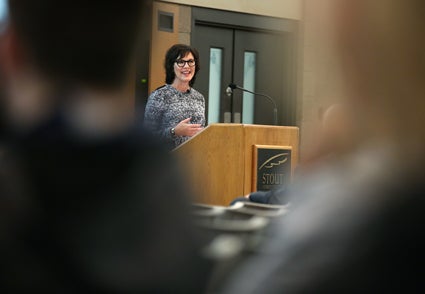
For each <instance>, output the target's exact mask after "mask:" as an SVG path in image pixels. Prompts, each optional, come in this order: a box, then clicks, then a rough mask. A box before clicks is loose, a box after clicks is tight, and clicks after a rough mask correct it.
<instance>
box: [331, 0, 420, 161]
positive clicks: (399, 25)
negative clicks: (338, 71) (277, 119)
mask: <svg viewBox="0 0 425 294" xmlns="http://www.w3.org/2000/svg"><path fill="white" fill-rule="evenodd" d="M330 1H331V3H332V5H331V6H330V7H332V9H333V11H332V13H333V17H332V19H333V23H332V27H333V28H334V30H335V31H334V33H335V40H336V45H337V49H338V51H339V53H340V58H341V63H342V66H343V70H344V73H345V75H346V79H345V80H346V84H347V89H348V95H349V103H350V105H349V107H350V108H351V109H352V110H353V112H354V113H355V117H354V120H355V122H356V127H358V128H359V131H360V133H361V134H362V135H363V138H362V139H364V140H369V141H370V140H372V139H377V140H383V141H389V142H391V144H392V145H394V147H395V150H398V151H400V152H402V151H403V150H406V149H409V154H404V158H406V157H405V156H409V155H412V158H411V159H412V160H414V158H416V157H417V156H422V157H423V155H422V154H423V147H424V145H425V124H424V123H423V116H424V113H425V99H424V97H425V96H424V94H425V83H424V82H425V33H424V30H425V17H424V15H425V2H423V1H420V0H403V1H386V0H374V1H366V0H330Z"/></svg>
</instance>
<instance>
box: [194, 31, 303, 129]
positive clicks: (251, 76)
mask: <svg viewBox="0 0 425 294" xmlns="http://www.w3.org/2000/svg"><path fill="white" fill-rule="evenodd" d="M192 45H193V46H194V47H196V48H197V49H198V51H199V53H200V58H201V71H200V72H199V74H198V77H197V80H196V84H195V88H197V89H198V90H199V91H200V92H201V93H203V94H204V96H205V98H206V100H207V101H206V102H207V105H206V106H207V107H206V108H207V117H209V120H210V121H209V123H211V122H234V123H255V124H269V125H271V124H273V104H272V103H271V102H270V101H269V100H267V99H266V98H265V97H261V96H254V95H250V94H245V96H244V92H242V91H240V90H234V91H233V94H232V95H231V96H228V95H227V94H226V88H227V86H228V85H229V83H234V84H236V85H239V86H241V87H244V88H247V89H249V90H251V91H255V92H258V93H264V94H267V95H269V96H271V97H272V98H273V99H274V100H275V101H276V103H277V108H278V124H279V125H294V124H295V84H294V82H295V79H294V75H295V71H294V66H295V64H294V62H295V61H294V60H293V58H294V55H293V53H294V51H293V42H292V40H291V35H289V34H286V33H285V32H276V31H264V30H263V31H256V30H255V29H252V30H250V29H249V28H238V27H236V26H234V27H232V26H220V25H214V24H205V23H201V24H196V23H195V25H194V27H193V30H192Z"/></svg>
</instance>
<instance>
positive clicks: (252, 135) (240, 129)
mask: <svg viewBox="0 0 425 294" xmlns="http://www.w3.org/2000/svg"><path fill="white" fill-rule="evenodd" d="M258 146H266V147H270V148H281V147H282V148H289V149H290V150H291V152H290V161H291V174H292V173H293V170H294V168H295V166H296V165H297V163H298V153H299V150H298V146H299V129H298V128H297V127H282V126H264V125H244V124H212V125H209V126H208V127H206V128H205V129H204V130H203V131H202V132H200V133H198V134H197V135H196V136H194V137H193V138H191V139H190V140H188V141H186V142H185V143H184V144H182V145H180V146H179V147H177V148H176V149H174V151H173V152H174V153H175V154H176V155H177V157H178V158H179V159H180V160H181V161H182V163H183V164H184V170H185V172H186V174H187V176H188V181H189V184H190V185H191V187H192V189H193V194H194V199H193V202H197V203H205V204H214V205H225V206H227V205H229V203H230V202H231V201H232V200H233V199H234V198H236V197H239V196H243V195H246V194H248V193H250V192H252V191H255V190H256V187H255V185H254V178H253V177H255V168H254V165H255V163H254V162H255V160H256V158H255V152H254V150H255V148H256V147H258Z"/></svg>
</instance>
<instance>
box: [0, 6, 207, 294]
mask: <svg viewBox="0 0 425 294" xmlns="http://www.w3.org/2000/svg"><path fill="white" fill-rule="evenodd" d="M8 5H9V23H8V26H7V28H6V30H5V32H4V35H3V36H2V39H1V44H0V48H1V49H0V64H1V65H2V69H3V73H4V81H3V82H4V87H5V92H6V94H5V97H3V98H4V99H2V100H1V103H2V109H3V110H4V114H5V117H6V119H5V122H6V125H5V127H4V128H3V134H2V137H3V138H4V142H5V145H6V151H7V152H6V156H5V157H6V158H4V159H3V160H2V162H1V164H0V191H1V195H0V203H1V204H0V239H1V242H0V243H1V244H0V248H1V253H0V292H2V293H29V292H34V293H82V292H91V293H139V292H140V293H142V292H143V293H159V292H161V293H162V292H166V293H171V292H172V293H199V292H201V291H202V287H203V283H204V277H205V275H204V271H203V265H204V263H203V261H202V260H201V259H200V258H199V257H198V255H197V252H198V249H199V243H198V241H197V237H196V235H195V234H194V233H193V230H192V227H191V224H190V221H189V218H188V216H187V215H186V212H187V208H188V207H187V201H188V199H186V197H187V195H186V190H185V187H184V186H183V185H182V183H183V181H182V178H181V177H180V176H179V175H180V173H179V171H178V167H177V166H176V165H175V164H174V161H173V159H172V158H171V157H170V155H169V154H168V151H167V150H163V148H162V147H161V144H160V143H157V142H156V140H155V139H153V138H152V137H151V135H149V134H147V133H146V132H145V131H144V130H143V129H140V128H138V127H136V126H135V124H134V123H133V117H132V115H131V112H130V114H129V111H128V109H127V107H126V106H125V105H126V100H127V101H128V93H127V91H126V89H127V88H128V86H127V85H128V84H129V81H131V79H132V75H131V73H132V71H131V65H132V64H134V56H135V54H136V49H137V44H138V41H137V39H138V31H139V28H140V26H141V17H140V15H141V12H142V9H145V8H146V7H144V2H143V1H139V0H123V1H120V2H119V4H117V3H115V2H105V1H81V0H72V1H54V0H40V1H32V0H10V1H8ZM123 105H124V106H123Z"/></svg>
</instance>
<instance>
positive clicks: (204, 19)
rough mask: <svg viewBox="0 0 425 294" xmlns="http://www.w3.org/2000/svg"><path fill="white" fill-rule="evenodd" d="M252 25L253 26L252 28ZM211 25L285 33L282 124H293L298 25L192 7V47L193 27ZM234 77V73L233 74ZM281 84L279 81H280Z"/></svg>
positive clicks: (288, 20)
mask: <svg viewBox="0 0 425 294" xmlns="http://www.w3.org/2000/svg"><path fill="white" fill-rule="evenodd" d="M253 24H255V25H253ZM199 25H201V26H211V27H219V28H228V29H236V30H245V31H250V32H263V33H271V34H276V33H277V34H282V33H284V34H285V35H286V36H287V39H288V40H289V44H288V50H289V54H290V56H291V57H292V58H291V62H290V64H288V65H287V66H288V68H287V75H285V84H287V85H288V89H287V90H286V91H285V94H286V96H287V99H288V102H287V106H288V108H289V109H290V110H289V111H286V113H285V115H286V116H287V117H286V119H285V121H286V124H285V125H293V126H295V125H296V105H297V103H296V102H297V80H298V79H297V78H298V72H297V68H298V62H297V60H298V38H297V36H298V30H299V22H298V21H297V20H292V19H284V18H277V17H269V16H261V15H254V14H247V13H238V12H232V11H225V10H218V9H210V8H200V7H192V24H191V26H192V27H191V32H192V34H191V43H192V44H193V42H194V40H193V35H194V34H193V32H194V31H195V27H196V26H199ZM232 76H233V73H232ZM279 82H282V81H279Z"/></svg>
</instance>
